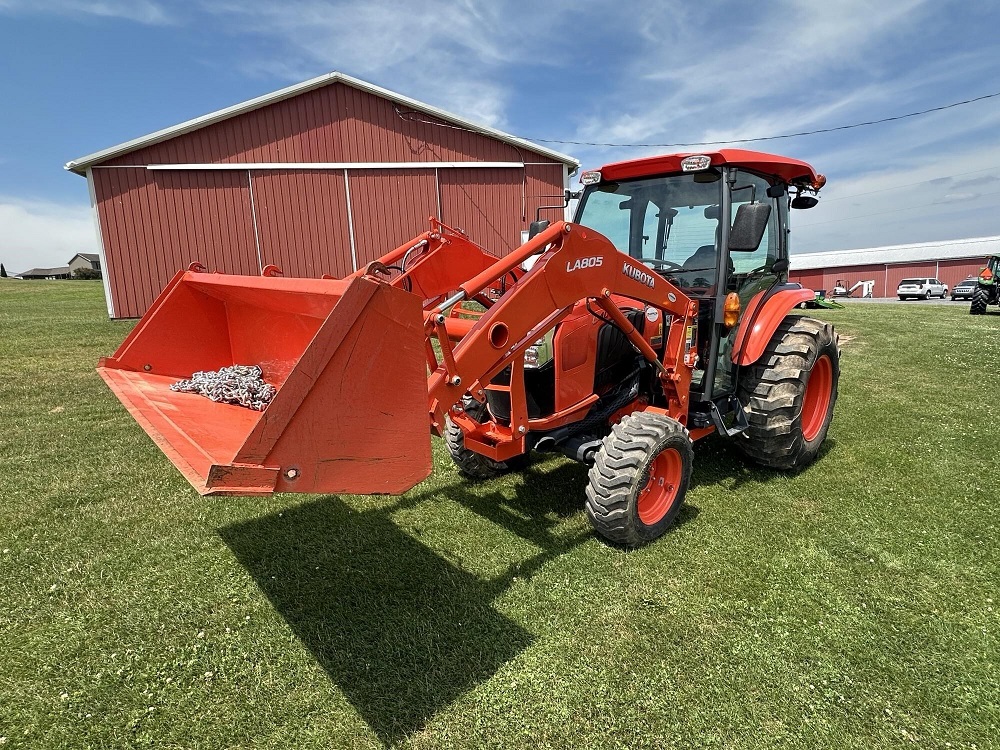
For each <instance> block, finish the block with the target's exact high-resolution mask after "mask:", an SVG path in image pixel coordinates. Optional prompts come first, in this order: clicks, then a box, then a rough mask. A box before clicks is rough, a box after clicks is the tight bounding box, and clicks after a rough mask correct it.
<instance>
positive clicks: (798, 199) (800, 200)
mask: <svg viewBox="0 0 1000 750" xmlns="http://www.w3.org/2000/svg"><path fill="white" fill-rule="evenodd" d="M817 203H819V199H818V198H817V197H816V196H815V195H796V196H795V197H794V198H792V208H812V207H813V206H815V205H816V204H817Z"/></svg>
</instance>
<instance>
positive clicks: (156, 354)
mask: <svg viewBox="0 0 1000 750" xmlns="http://www.w3.org/2000/svg"><path fill="white" fill-rule="evenodd" d="M234 364H242V365H257V366H259V367H260V368H261V369H262V371H263V378H264V380H265V381H266V382H268V383H270V384H271V385H273V386H275V387H276V389H277V393H276V394H275V395H274V397H273V399H272V400H271V402H270V403H269V404H268V405H267V406H266V408H265V409H264V410H263V411H253V410H251V409H248V408H245V407H243V406H239V405H235V404H227V403H217V402H214V401H211V400H210V399H208V398H206V397H204V396H201V395H199V394H195V393H178V392H175V391H172V390H171V389H170V386H171V384H173V383H175V382H177V381H178V380H181V379H186V378H190V377H191V375H192V374H193V373H194V372H196V371H214V370H218V369H220V368H222V367H227V366H230V365H234ZM426 368H427V365H426V360H425V354H424V337H423V318H422V315H421V299H420V298H419V297H417V296H416V295H414V294H410V293H409V292H406V291H403V290H401V289H397V288H394V287H391V286H389V285H388V284H385V283H382V282H380V281H378V280H375V279H372V278H369V277H366V276H364V277H360V278H355V279H352V280H349V281H337V280H327V279H295V278H283V277H250V276H229V275H222V274H208V273H198V272H194V271H182V272H180V273H178V274H177V275H176V276H175V277H174V278H173V280H172V281H171V282H170V283H169V284H168V285H167V287H166V289H164V291H163V293H162V294H161V295H160V296H159V297H158V298H157V300H156V301H155V302H154V303H153V306H152V307H151V308H150V309H149V311H148V312H147V313H146V314H145V315H144V316H143V318H142V320H140V321H139V323H138V325H136V327H135V329H134V330H133V331H132V333H131V334H130V335H129V336H128V338H126V339H125V341H124V342H123V343H122V345H121V346H120V347H119V348H118V351H116V352H115V353H114V355H113V356H111V357H105V358H103V359H102V360H101V361H100V363H99V365H98V368H97V371H98V372H99V373H100V375H101V377H102V378H104V381H105V382H106V383H107V384H108V385H109V386H110V387H111V390H112V391H114V393H115V395H116V396H118V398H119V399H120V400H121V402H122V403H123V404H124V405H125V407H126V408H127V409H128V410H129V412H130V413H131V414H132V416H133V417H134V418H135V419H136V421H137V422H138V423H139V424H140V425H142V427H143V429H144V430H145V431H146V432H147V433H148V434H149V436H150V437H151V438H152V439H153V441H154V442H155V443H156V444H157V445H158V446H159V447H160V448H161V449H162V450H163V452H164V453H165V454H166V455H167V457H168V458H169V459H170V460H171V461H172V462H173V463H174V465H175V466H176V467H177V468H178V469H180V471H181V473H182V474H184V476H185V477H186V478H187V480H188V481H189V482H191V484H192V485H193V486H194V487H195V489H197V490H198V491H199V492H200V493H201V494H203V495H247V494H266V493H271V492H310V493H336V492H347V493H359V494H372V493H389V494H394V493H401V492H405V491H406V490H408V489H409V488H411V487H413V486H414V485H415V484H417V483H418V482H420V481H421V480H423V479H424V478H426V477H427V476H428V475H429V474H430V472H431V453H430V440H429V436H428V431H429V427H428V417H427V369H426Z"/></svg>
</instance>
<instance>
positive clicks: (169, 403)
mask: <svg viewBox="0 0 1000 750" xmlns="http://www.w3.org/2000/svg"><path fill="white" fill-rule="evenodd" d="M581 182H582V183H583V186H584V187H583V190H582V191H581V193H579V194H577V195H576V196H574V197H578V198H579V203H578V207H577V211H576V216H575V221H573V222H572V223H568V222H564V221H559V222H556V223H554V224H551V225H550V224H549V222H546V221H537V222H535V223H534V224H533V225H532V229H531V234H532V236H531V237H530V239H529V240H528V241H527V242H526V243H525V244H524V245H522V246H521V247H519V248H518V249H517V250H515V251H513V252H512V253H510V254H509V255H507V256H506V257H503V258H496V257H494V256H492V255H489V254H488V253H486V252H485V251H484V250H483V249H482V248H480V247H478V246H477V245H475V244H474V243H473V242H471V241H470V240H469V239H468V238H467V237H466V236H465V235H464V234H462V233H461V232H459V231H456V230H453V229H451V228H449V227H447V226H445V225H444V224H442V223H440V222H438V221H435V220H432V221H431V228H430V230H429V231H428V232H425V233H424V234H422V235H420V236H419V237H417V238H415V239H414V240H412V241H411V242H408V243H406V244H404V245H402V246H400V247H398V248H397V249H395V250H393V251H392V252H390V253H388V254H387V255H385V256H384V257H383V258H381V259H380V260H379V261H377V262H375V263H372V264H370V265H369V266H368V267H367V268H365V269H363V270H360V271H358V272H357V273H355V274H353V275H352V276H349V277H347V278H345V279H339V280H338V279H332V278H322V279H299V278H285V277H282V276H280V275H275V274H276V271H274V270H273V269H265V270H266V272H267V273H266V275H262V276H260V277H245V276H232V275H225V274H211V273H205V272H204V269H202V268H200V267H198V266H196V265H195V266H193V267H192V269H189V270H187V271H182V272H180V273H178V274H177V275H176V276H175V277H174V278H173V280H172V281H171V282H170V283H169V284H168V286H167V287H166V288H165V289H164V291H163V292H162V294H161V295H160V296H159V298H158V299H157V300H156V302H155V303H154V304H153V305H152V307H151V308H150V309H149V311H148V312H147V313H146V315H145V316H144V317H143V318H142V320H141V321H140V322H139V323H138V325H137V326H136V327H135V329H134V330H133V331H132V333H131V334H130V335H129V336H128V338H126V340H125V341H124V343H123V344H122V345H121V347H120V348H119V349H118V351H117V352H115V354H114V355H113V356H112V357H107V358H104V359H102V361H101V363H100V365H99V368H98V371H99V372H100V374H101V376H102V377H103V378H104V380H105V381H106V382H107V383H108V385H109V386H110V387H111V389H112V390H113V391H114V392H115V394H117V396H118V397H119V399H120V400H121V401H122V402H123V403H124V404H125V406H126V407H127V408H128V409H129V411H130V412H131V413H132V415H133V417H135V419H136V420H137V421H138V422H139V423H140V424H141V425H142V427H143V428H144V429H145V430H146V432H147V433H148V434H149V435H150V436H151V437H152V438H153V440H154V441H155V442H156V443H157V444H158V445H159V446H160V448H161V449H162V450H163V452H164V453H165V454H166V455H167V456H168V458H170V460H171V461H172V462H173V463H174V464H175V465H176V466H177V468H178V469H179V470H180V471H181V472H182V473H183V474H184V476H185V477H186V478H187V479H188V480H189V481H190V482H191V484H192V485H194V486H195V487H196V488H197V489H198V490H199V491H200V492H201V493H202V494H261V493H271V492H307V493H333V492H348V493H364V494H369V493H401V492H405V491H406V490H407V489H409V488H411V487H413V486H414V485H415V484H417V483H418V482H420V481H421V480H422V479H424V478H425V477H427V476H428V475H429V474H430V472H431V468H432V463H431V453H430V441H429V440H428V439H427V437H426V432H427V428H428V426H429V427H430V430H431V432H433V433H434V434H436V435H439V436H442V437H444V439H445V441H446V443H447V446H448V449H449V451H450V453H451V456H452V458H453V459H454V461H455V463H456V464H457V466H458V468H459V469H460V470H461V471H462V472H463V473H464V474H466V475H468V476H470V477H474V478H484V477H490V476H494V475H497V474H500V473H502V472H505V471H509V470H513V469H515V468H516V467H518V466H520V465H522V464H523V463H524V462H525V461H526V460H527V459H528V457H529V454H530V453H531V452H532V451H556V452H562V453H564V454H565V455H567V456H569V457H570V458H573V459H575V460H578V461H581V462H584V463H586V464H589V465H590V471H589V486H588V487H587V491H586V501H585V507H586V511H587V515H588V517H589V518H590V520H591V522H592V523H593V525H594V527H595V528H596V530H597V531H598V533H600V534H601V535H602V536H603V537H605V538H607V539H609V540H611V541H613V542H615V543H618V544H621V545H624V546H629V547H632V546H637V545H640V544H643V543H645V542H648V541H650V540H652V539H655V538H656V537H658V536H659V535H661V534H662V533H663V532H664V531H665V530H666V529H667V528H668V527H669V526H670V524H671V522H672V521H673V519H674V518H675V516H676V515H677V512H678V510H679V509H680V506H681V504H682V502H683V500H684V495H685V493H686V491H687V488H688V482H689V479H690V476H691V464H692V460H693V451H692V444H693V442H695V441H697V440H700V439H701V438H704V437H706V436H708V435H711V434H713V433H717V434H720V435H722V436H725V437H728V438H731V439H732V440H734V441H735V444H736V445H738V446H739V447H740V448H741V449H742V450H743V452H744V453H746V455H748V456H749V457H750V458H752V459H753V460H755V461H757V462H758V463H760V464H763V465H765V466H769V467H773V468H776V469H782V470H791V471H795V470H798V469H800V468H802V467H804V466H806V465H807V464H808V463H809V462H811V461H812V460H813V459H814V458H815V457H816V455H817V453H818V451H819V448H820V445H821V444H822V442H823V440H824V438H825V437H826V433H827V430H828V428H829V425H830V421H831V419H832V416H833V409H834V403H835V402H836V399H837V384H838V378H839V374H840V366H839V352H838V348H837V337H836V334H835V333H834V330H833V328H832V326H830V325H828V324H826V323H822V322H820V321H817V320H813V319H811V318H807V317H800V316H798V315H792V314H791V313H792V311H793V310H794V309H795V308H796V307H797V306H798V305H799V304H800V303H802V302H806V301H809V300H812V299H813V298H814V296H815V295H814V293H813V292H812V291H810V290H808V289H803V288H801V287H800V286H799V285H798V284H794V283H788V281H787V271H788V247H787V241H788V240H787V237H788V214H789V208H809V207H811V206H813V205H815V204H816V201H817V199H816V197H815V194H816V193H817V192H818V191H819V189H820V188H821V187H822V185H823V184H824V182H825V178H823V177H822V176H821V175H817V174H816V173H815V172H814V171H813V169H812V167H810V166H809V165H808V164H806V163H805V162H801V161H797V160H794V159H788V158H784V157H780V156H774V155H771V154H764V153H758V152H753V151H744V150H734V149H729V150H720V151H717V152H713V153H704V154H674V155H667V156H657V157H651V158H646V159H638V160H633V161H627V162H619V163H616V164H609V165H607V166H605V167H603V168H602V169H600V170H599V171H593V172H584V173H583V174H582V176H581ZM568 199H569V196H567V200H568ZM232 365H256V366H258V367H259V368H260V370H259V372H260V373H261V374H262V376H263V379H264V380H265V381H266V382H267V383H268V384H269V386H271V392H272V393H273V398H271V399H270V401H269V403H267V405H266V406H261V407H259V408H262V410H260V411H258V410H253V409H248V408H244V407H243V406H240V405H236V404H234V403H229V402H226V401H225V400H220V401H213V400H209V399H207V398H204V397H203V396H201V395H198V394H195V393H186V392H177V391H176V390H171V385H174V384H175V382H176V381H177V380H178V379H182V378H189V377H191V375H192V373H195V372H196V371H202V372H206V371H208V372H211V371H216V370H219V369H220V368H227V367H229V366H232Z"/></svg>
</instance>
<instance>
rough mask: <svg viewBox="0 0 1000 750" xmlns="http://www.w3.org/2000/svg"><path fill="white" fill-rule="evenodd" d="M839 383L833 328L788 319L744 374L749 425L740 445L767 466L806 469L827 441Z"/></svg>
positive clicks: (742, 387) (742, 391)
mask: <svg viewBox="0 0 1000 750" xmlns="http://www.w3.org/2000/svg"><path fill="white" fill-rule="evenodd" d="M839 381H840V351H839V349H838V348H837V334H836V332H835V331H834V329H833V326H832V325H830V324H829V323H823V322H821V321H819V320H815V319H814V318H802V317H787V318H785V320H784V321H782V323H781V325H779V326H778V330H777V331H775V333H774V336H772V337H771V341H770V343H769V344H768V345H767V348H766V349H765V350H764V354H763V355H762V356H761V358H760V359H759V360H758V361H757V362H756V363H754V364H753V365H751V366H750V368H749V370H747V371H744V373H743V374H742V375H741V379H740V382H739V385H738V389H737V394H738V397H739V399H740V402H741V403H742V404H743V408H744V409H745V410H746V412H747V420H748V422H749V426H748V427H747V429H746V431H745V432H743V433H742V435H741V436H740V438H739V439H737V445H738V446H739V447H740V448H741V449H742V451H743V452H744V453H745V454H746V455H747V456H749V457H750V458H752V459H753V460H754V461H756V462H757V463H759V464H761V465H763V466H767V467H769V468H772V469H784V470H788V471H799V470H801V469H803V468H805V467H806V466H808V465H809V464H810V463H812V461H813V460H814V459H815V458H816V455H817V454H818V453H819V449H820V446H821V445H822V444H823V441H824V440H825V439H826V433H827V431H828V430H829V428H830V422H831V421H832V420H833V407H834V405H835V404H836V402H837V388H838V384H839Z"/></svg>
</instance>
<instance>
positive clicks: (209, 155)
mask: <svg viewBox="0 0 1000 750" xmlns="http://www.w3.org/2000/svg"><path fill="white" fill-rule="evenodd" d="M578 166H579V162H577V160H576V159H573V158H572V157H569V156H566V155H564V154H560V153H558V152H556V151H552V150H550V149H547V148H545V147H543V146H539V145H536V144H533V143H530V142H528V141H525V140H523V139H520V138H517V137H515V136H511V135H508V134H506V133H502V132H500V131H498V130H494V129H493V128H488V127H484V126H481V125H476V124H474V123H471V122H468V121H466V120H463V119H462V118H459V117H457V116H455V115H452V114H449V113H447V112H444V111H442V110H440V109H436V108H434V107H431V106H429V105H427V104H423V103H421V102H418V101H415V100H413V99H410V98H408V97H405V96H401V95H400V94H396V93H393V92H391V91H387V90H386V89H382V88H379V87H377V86H374V85H372V84H369V83H366V82H364V81H360V80H358V79H356V78H351V77H350V76H347V75H344V74H342V73H330V74H328V75H324V76H320V77H318V78H314V79H312V80H309V81H305V82H304V83H300V84H297V85H295V86H290V87H288V88H285V89H282V90H280V91H276V92H274V93H272V94H267V95H265V96H262V97H258V98H257V99H252V100H250V101H247V102H244V103H242V104H237V105H236V106H233V107H229V108H227V109H223V110H220V111H218V112H213V113H211V114H208V115H205V116H203V117H199V118H196V119H194V120H190V121H188V122H184V123H181V124H179V125H175V126H173V127H170V128H167V129H165V130H160V131H158V132H156V133H152V134H150V135H147V136H144V137H142V138H137V139H135V140H133V141H129V142H128V143H123V144H120V145H118V146H113V147H111V148H108V149H104V150H103V151H99V152H97V153H94V154H91V155H89V156H85V157H82V158H80V159H76V160H74V161H71V162H69V163H68V164H67V165H66V169H68V170H70V171H73V172H75V173H77V174H80V175H83V176H85V177H86V178H87V184H88V187H89V190H90V200H91V205H92V207H93V209H94V213H95V220H96V223H97V230H98V239H99V243H100V244H99V249H100V261H101V266H102V268H103V269H104V285H105V295H106V298H107V303H108V313H109V314H110V315H111V317H113V318H132V317H138V316H140V315H142V314H143V313H144V312H145V311H146V308H147V307H148V306H149V305H150V303H151V302H152V301H153V300H154V299H155V297H156V295H157V294H159V292H160V290H161V289H162V288H163V286H164V285H165V284H166V283H167V281H169V280H170V278H171V277H172V276H173V274H174V273H175V272H176V271H177V270H179V269H182V268H186V267H187V266H188V265H189V264H190V263H191V262H192V261H200V262H201V263H203V264H204V265H206V266H207V267H208V268H209V269H210V270H213V271H223V272H226V273H239V274H258V273H260V272H261V270H262V269H263V268H264V267H265V266H267V265H269V264H275V265H277V266H278V267H279V268H281V270H282V271H283V272H284V274H285V275H286V276H305V277H318V276H321V275H323V274H324V273H329V274H332V275H334V276H338V277H339V276H344V275H346V274H348V273H350V272H351V271H353V270H355V269H357V268H359V267H361V266H363V265H364V264H366V263H367V262H369V261H371V260H374V259H375V258H378V257H379V256H380V255H382V254H383V253H385V252H387V251H388V250H391V249H393V248H394V247H396V246H398V245H400V244H401V243H403V242H405V241H406V240H407V239H408V238H410V237H412V236H414V235H416V234H419V233H420V232H422V231H424V230H425V229H426V228H427V226H428V224H427V219H428V217H429V216H432V215H433V216H439V217H441V220H442V221H444V222H445V223H446V224H449V225H451V226H454V227H459V228H462V229H464V230H465V231H466V232H467V233H468V234H469V236H470V237H471V238H472V239H473V240H474V241H476V242H477V243H479V244H480V245H482V246H483V247H485V248H486V249H487V250H489V251H490V252H493V253H495V254H497V255H504V254H506V253H507V252H509V251H510V250H512V249H513V248H515V247H517V246H518V245H519V244H520V235H521V231H522V230H524V229H527V227H528V224H529V223H530V222H531V221H533V220H534V218H535V211H536V209H537V208H538V207H539V206H545V205H552V204H553V203H559V202H560V201H559V199H558V197H561V195H562V193H563V190H565V189H566V188H568V187H569V177H570V175H571V174H572V173H573V172H575V171H576V169H577V167H578ZM555 213H558V212H555ZM547 216H548V218H552V219H555V218H561V217H559V216H557V215H552V213H549V214H547Z"/></svg>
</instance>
